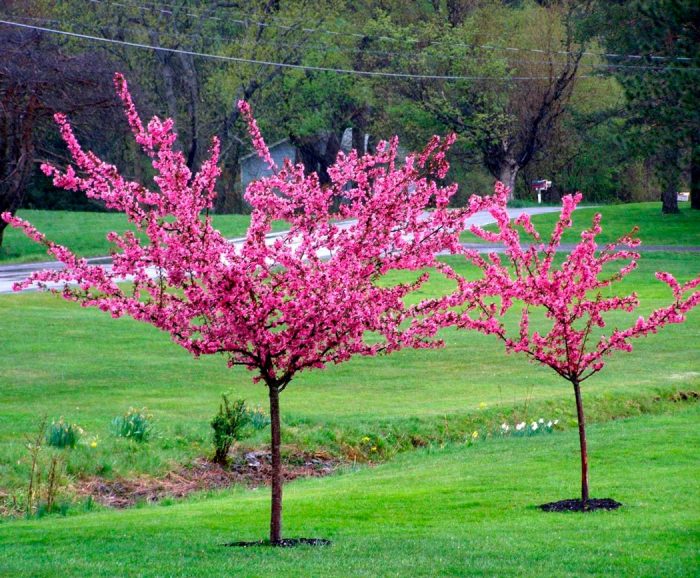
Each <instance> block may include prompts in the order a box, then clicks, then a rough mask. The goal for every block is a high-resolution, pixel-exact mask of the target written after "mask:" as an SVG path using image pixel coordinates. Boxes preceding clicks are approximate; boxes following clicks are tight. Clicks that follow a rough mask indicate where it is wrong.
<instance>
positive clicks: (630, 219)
mask: <svg viewBox="0 0 700 578" xmlns="http://www.w3.org/2000/svg"><path fill="white" fill-rule="evenodd" d="M688 205H689V204H688V203H680V204H679V208H680V213H679V214H677V215H664V214H662V213H661V203H631V204H626V205H604V206H600V207H583V208H580V209H576V211H575V212H574V214H573V216H572V221H573V226H572V227H571V229H569V230H567V231H566V233H565V234H564V237H563V239H562V242H563V243H577V242H579V241H580V240H581V231H583V230H584V229H587V228H589V227H590V226H591V222H592V220H593V215H595V214H596V213H601V214H602V215H603V220H602V221H601V226H602V228H603V230H602V232H601V233H600V235H599V236H598V237H597V240H598V243H600V244H605V243H610V242H613V241H616V240H617V239H619V238H620V237H621V236H623V235H625V234H627V233H629V232H630V231H632V228H633V227H635V226H638V227H639V231H638V233H637V236H638V237H639V238H640V239H641V240H642V247H644V246H645V245H676V246H679V245H690V246H700V211H695V210H692V209H690V207H689V206H688ZM558 217H559V213H546V214H543V215H535V216H533V217H532V222H533V223H534V225H535V228H536V229H537V230H538V231H539V233H540V235H542V237H543V238H544V239H545V240H546V239H548V238H549V235H550V234H551V232H552V230H553V228H554V225H555V223H556V222H557V220H558ZM487 229H488V230H495V229H494V227H493V226H489V227H487ZM523 239H526V237H525V236H523ZM462 240H463V241H469V242H478V241H479V239H477V238H476V237H474V235H472V234H471V233H464V234H463V236H462ZM527 240H528V241H529V238H527Z"/></svg>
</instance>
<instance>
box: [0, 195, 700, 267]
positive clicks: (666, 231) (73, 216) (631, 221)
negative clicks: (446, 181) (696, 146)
mask: <svg viewBox="0 0 700 578" xmlns="http://www.w3.org/2000/svg"><path fill="white" fill-rule="evenodd" d="M660 207H661V205H660V203H634V204H628V205H606V206H601V207H596V208H582V209H577V211H576V212H575V213H574V218H573V221H574V227H573V229H572V230H571V232H568V233H567V234H566V235H565V237H564V242H566V243H573V242H576V241H578V240H579V234H580V231H581V230H582V229H584V228H586V227H588V226H589V225H590V222H591V219H592V217H593V214H594V213H595V212H597V211H599V212H601V213H602V214H603V233H602V234H601V235H600V237H599V239H600V241H601V242H610V241H613V240H615V239H617V238H618V237H620V236H621V235H623V234H625V233H627V232H629V231H630V230H631V229H632V227H634V226H635V225H639V226H640V232H639V236H640V238H641V239H642V241H643V242H644V244H647V245H654V244H663V245H700V211H692V210H690V208H689V207H688V206H687V203H686V204H683V203H681V205H680V207H681V213H680V214H679V215H662V214H661V208H660ZM19 216H21V217H22V218H24V219H27V220H29V221H30V222H31V223H32V224H34V225H35V226H36V227H37V228H38V229H39V230H40V231H42V232H43V233H45V234H46V235H47V236H48V238H49V239H51V240H53V241H56V242H57V243H59V244H62V245H67V246H68V247H70V248H71V249H73V250H74V251H75V252H76V253H77V254H78V255H80V256H83V257H93V256H101V255H107V254H108V253H109V250H110V247H111V245H110V243H109V242H108V241H107V240H106V239H105V235H106V234H107V233H108V232H109V231H117V232H121V231H123V230H124V228H125V226H126V224H127V222H126V218H125V217H124V215H122V214H121V213H88V212H71V211H38V210H21V211H19ZM556 218H557V213H551V214H546V215H537V216H535V217H533V222H534V223H535V224H536V225H537V227H538V229H541V231H540V232H541V233H543V234H544V233H548V232H549V231H551V229H552V227H553V226H554V223H555V222H556ZM249 221H250V217H249V216H248V215H215V216H214V225H215V226H216V227H217V228H218V229H219V230H220V231H221V232H222V233H223V234H224V235H225V236H226V237H229V238H232V237H241V236H243V235H245V232H246V229H247V227H248V223H249ZM286 228H287V227H286V225H285V223H282V222H275V223H274V224H273V230H274V231H282V230H284V229H286ZM463 240H465V241H475V240H477V239H475V237H474V236H473V235H471V234H470V233H464V235H463ZM48 258H49V257H48V256H47V255H46V252H45V251H44V249H43V248H42V247H41V246H40V245H38V244H37V243H34V242H33V241H31V240H29V239H28V238H27V237H26V236H25V235H24V234H23V233H20V232H19V231H16V230H15V229H12V228H11V227H8V228H7V229H6V231H5V241H4V243H3V246H2V247H1V248H0V264H3V263H4V264H8V263H25V262H32V261H45V260H47V259H48Z"/></svg>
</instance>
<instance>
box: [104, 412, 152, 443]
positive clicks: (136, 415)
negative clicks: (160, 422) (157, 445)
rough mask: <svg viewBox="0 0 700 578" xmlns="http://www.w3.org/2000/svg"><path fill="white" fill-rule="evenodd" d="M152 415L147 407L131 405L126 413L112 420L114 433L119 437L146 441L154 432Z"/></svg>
mask: <svg viewBox="0 0 700 578" xmlns="http://www.w3.org/2000/svg"><path fill="white" fill-rule="evenodd" d="M152 417H153V416H152V415H150V414H149V413H147V410H146V408H145V407H144V408H142V409H140V410H138V409H134V408H133V407H131V408H129V411H128V412H126V414H124V415H121V416H118V417H115V418H114V419H113V420H112V433H114V435H116V436H118V437H122V438H128V439H132V440H135V441H137V442H146V441H148V438H149V437H150V436H151V433H152V432H153V425H152V424H151V419H152Z"/></svg>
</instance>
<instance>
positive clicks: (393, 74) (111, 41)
mask: <svg viewBox="0 0 700 578" xmlns="http://www.w3.org/2000/svg"><path fill="white" fill-rule="evenodd" d="M0 24H5V25H7V26H15V27H18V28H25V29H30V30H39V31H41V32H49V33H51V34H59V35H62V36H68V37H71V38H81V39H84V40H93V41H95V42H105V43H109V44H117V45H121V46H131V47H133V48H143V49H147V50H154V51H157V52H171V53H177V54H186V55H189V56H199V57H202V58H210V59H213V60H220V61H224V62H238V63H243V64H260V65H262V66H274V67H277V68H290V69H296V70H308V71H313V72H335V73H338V74H351V75H356V76H370V77H379V78H405V79H416V80H493V81H499V82H509V81H511V80H518V81H520V80H551V78H550V77H549V76H509V77H495V76H461V75H441V74H412V73H408V72H379V71H374V70H356V69H353V68H333V67H328V66H310V65H305V64H291V63H287V62H275V61H270V60H258V59H254V58H242V57H238V56H226V55H223V54H210V53H207V52H199V51H196V50H185V49H181V48H167V47H164V46H157V45H153V44H145V43H141V42H129V41H127V40H117V39H115V38H105V37H102V36H92V35H89V34H79V33H77V32H69V31H66V30H58V29H55V28H47V27H44V26H34V25H31V24H22V23H20V22H12V21H9V20H0ZM579 78H589V76H588V75H582V76H580V77H579Z"/></svg>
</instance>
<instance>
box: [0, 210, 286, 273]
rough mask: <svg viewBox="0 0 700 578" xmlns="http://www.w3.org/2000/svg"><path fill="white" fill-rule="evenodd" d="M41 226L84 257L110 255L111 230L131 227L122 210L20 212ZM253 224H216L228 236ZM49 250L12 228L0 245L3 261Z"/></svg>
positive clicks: (42, 255)
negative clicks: (107, 236)
mask: <svg viewBox="0 0 700 578" xmlns="http://www.w3.org/2000/svg"><path fill="white" fill-rule="evenodd" d="M18 215H19V216H20V217H22V218H23V219H26V220H28V221H29V222H30V223H32V224H33V225H34V226H35V227H36V228H37V229H39V230H40V231H41V232H42V233H44V234H46V236H47V237H48V238H49V239H51V240H52V241H55V242H56V243H58V244H60V245H66V246H67V247H69V248H70V249H72V250H73V251H75V252H76V253H77V254H78V255H80V256H81V257H95V256H102V255H107V254H108V253H109V251H110V248H112V247H113V245H112V244H111V243H109V242H108V241H107V239H106V238H105V237H106V235H107V233H109V232H110V231H117V232H119V233H120V232H123V231H124V230H126V228H127V225H128V223H127V220H126V216H125V215H123V214H122V213H88V212H80V211H37V210H28V209H23V210H20V211H19V212H18ZM249 223H250V216H249V215H215V216H214V226H215V227H216V228H218V229H219V230H220V231H221V232H222V233H223V234H224V236H226V237H227V238H233V237H242V236H244V235H245V233H246V230H247V229H248V224H249ZM285 228H286V227H285V226H284V224H283V223H278V222H276V223H274V225H273V229H274V230H275V231H279V230H283V229H285ZM50 259H51V257H49V256H48V255H47V254H46V251H45V249H44V248H43V247H42V246H41V245H39V244H37V243H35V242H34V241H32V240H30V239H29V238H27V236H26V235H25V234H24V233H22V232H20V231H17V230H16V229H13V228H12V227H8V228H7V229H6V230H5V238H4V241H3V245H2V247H0V264H8V263H29V262H33V261H47V260H50Z"/></svg>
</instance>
